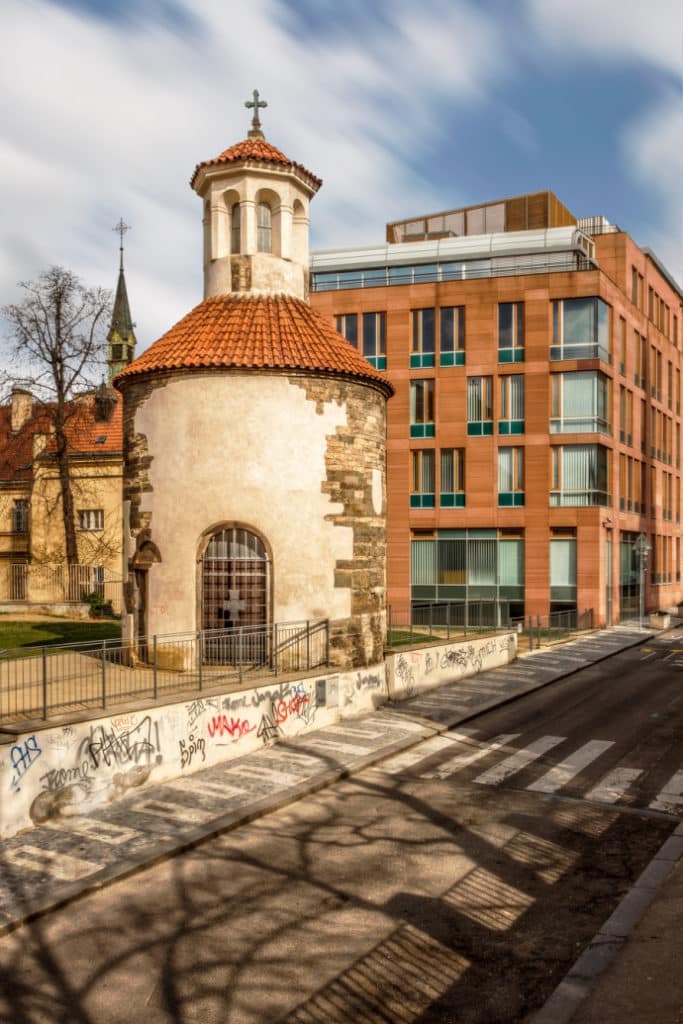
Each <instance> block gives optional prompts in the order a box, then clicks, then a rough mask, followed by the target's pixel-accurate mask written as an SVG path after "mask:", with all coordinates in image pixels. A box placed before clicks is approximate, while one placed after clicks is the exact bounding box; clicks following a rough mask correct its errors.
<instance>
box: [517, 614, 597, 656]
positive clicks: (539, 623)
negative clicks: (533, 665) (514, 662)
mask: <svg viewBox="0 0 683 1024" xmlns="http://www.w3.org/2000/svg"><path fill="white" fill-rule="evenodd" d="M593 622H594V617H593V609H592V608H584V610H583V611H582V612H581V611H579V610H578V609H576V608H571V609H567V610H565V611H561V612H550V614H549V615H528V616H527V617H526V618H525V619H515V620H513V621H512V625H513V628H516V629H517V631H518V633H520V634H522V635H523V636H525V637H527V638H528V641H529V650H530V651H533V650H537V649H538V648H539V647H544V646H546V645H547V644H552V643H557V641H558V640H562V639H563V638H564V637H566V636H568V635H569V634H571V633H581V632H584V631H585V630H589V629H593V628H594V625H593Z"/></svg>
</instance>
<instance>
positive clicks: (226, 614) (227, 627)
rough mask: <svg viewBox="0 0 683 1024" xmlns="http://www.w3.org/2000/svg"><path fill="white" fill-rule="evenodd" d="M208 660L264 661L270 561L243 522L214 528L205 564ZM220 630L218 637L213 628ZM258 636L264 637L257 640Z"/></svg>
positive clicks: (204, 623)
mask: <svg viewBox="0 0 683 1024" xmlns="http://www.w3.org/2000/svg"><path fill="white" fill-rule="evenodd" d="M201 578H202V582H201V594H202V615H201V623H202V630H204V631H208V632H209V635H208V636H206V637H205V643H204V660H205V661H212V662H219V663H221V664H226V663H233V664H234V663H237V662H238V661H245V660H248V661H249V662H250V663H251V664H254V663H255V662H256V661H259V662H260V661H263V660H265V655H266V638H267V634H268V629H267V627H268V624H269V622H270V561H269V559H268V555H267V552H266V548H265V545H264V543H263V541H262V540H261V539H260V537H257V536H256V534H255V533H251V532H250V531H249V530H245V529H243V528H242V527H230V528H229V529H225V530H220V531H219V532H218V533H215V534H214V535H213V537H212V538H211V540H210V541H209V544H208V546H207V548H206V551H205V552H204V555H203V557H202V565H201ZM219 630H220V631H221V633H222V634H223V635H222V636H221V637H218V636H217V635H216V634H214V637H212V636H211V631H219ZM257 638H259V639H257Z"/></svg>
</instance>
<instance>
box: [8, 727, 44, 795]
mask: <svg viewBox="0 0 683 1024" xmlns="http://www.w3.org/2000/svg"><path fill="white" fill-rule="evenodd" d="M41 754H42V750H41V749H40V747H39V746H38V740H37V739H36V738H35V736H29V737H28V738H27V739H25V740H24V742H23V743H15V745H14V746H13V747H12V749H11V750H10V752H9V756H10V761H11V762H12V781H11V783H10V785H11V787H12V789H13V790H14V792H15V793H18V792H19V790H20V789H21V786H20V785H19V783H20V782H21V780H22V779H23V777H24V775H26V772H27V771H28V770H29V768H30V767H31V765H32V764H35V762H36V761H37V760H38V758H39V757H40V755H41Z"/></svg>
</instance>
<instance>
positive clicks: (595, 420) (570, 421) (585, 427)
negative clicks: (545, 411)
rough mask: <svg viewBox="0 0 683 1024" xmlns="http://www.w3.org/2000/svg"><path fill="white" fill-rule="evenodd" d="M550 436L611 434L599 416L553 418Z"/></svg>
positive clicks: (610, 430) (606, 424)
mask: <svg viewBox="0 0 683 1024" xmlns="http://www.w3.org/2000/svg"><path fill="white" fill-rule="evenodd" d="M550 433H551V434H611V433H612V428H611V427H610V425H609V423H608V422H607V420H605V419H603V418H602V417H601V416H553V417H552V419H551V420H550Z"/></svg>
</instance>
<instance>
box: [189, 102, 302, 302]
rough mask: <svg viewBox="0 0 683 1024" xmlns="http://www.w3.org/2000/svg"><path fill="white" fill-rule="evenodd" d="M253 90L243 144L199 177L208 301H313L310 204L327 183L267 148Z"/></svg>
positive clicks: (201, 167) (195, 182)
mask: <svg viewBox="0 0 683 1024" xmlns="http://www.w3.org/2000/svg"><path fill="white" fill-rule="evenodd" d="M267 105H268V104H267V103H266V102H265V101H264V100H261V99H260V98H259V93H258V90H256V89H255V90H254V93H253V98H252V99H251V100H247V102H246V103H245V106H246V107H247V108H249V109H252V110H253V116H252V120H251V129H250V131H249V133H248V136H247V138H246V139H245V140H244V141H243V142H238V143H237V144H236V145H234V146H231V147H230V148H229V149H226V150H225V151H224V152H223V153H221V154H220V155H219V156H217V157H215V158H214V159H213V160H206V161H204V162H203V163H201V164H198V166H197V167H196V169H195V172H194V174H193V176H192V180H191V182H190V184H191V185H192V188H193V189H194V190H195V192H196V193H197V194H198V195H199V196H201V198H202V200H203V203H204V298H210V297H211V296H216V295H227V294H236V295H240V294H241V295H273V294H285V295H292V296H293V297H295V298H297V299H305V298H307V296H308V224H309V203H310V200H311V199H312V198H313V196H314V195H315V193H316V192H317V191H318V189H319V188H320V186H321V184H322V182H321V181H320V179H319V178H316V176H315V175H314V174H311V172H310V171H307V170H306V168H305V167H302V166H301V164H297V163H294V162H293V161H292V160H289V159H288V158H287V157H286V156H285V155H284V153H281V152H280V150H279V149H276V147H275V146H273V145H271V144H270V143H269V142H267V141H266V138H265V135H264V134H263V130H262V126H261V118H260V116H259V111H260V110H262V109H263V108H264V107H266V106H267Z"/></svg>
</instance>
